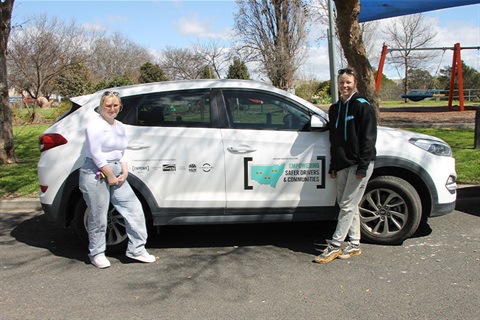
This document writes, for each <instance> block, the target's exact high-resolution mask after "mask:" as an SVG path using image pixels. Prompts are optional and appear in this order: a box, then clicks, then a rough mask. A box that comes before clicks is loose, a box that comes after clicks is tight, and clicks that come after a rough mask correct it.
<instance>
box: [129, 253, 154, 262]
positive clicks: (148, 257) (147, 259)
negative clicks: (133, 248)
mask: <svg viewBox="0 0 480 320" xmlns="http://www.w3.org/2000/svg"><path fill="white" fill-rule="evenodd" d="M125 255H126V256H127V257H129V258H130V259H134V260H137V261H140V262H145V263H150V262H155V260H156V258H155V256H154V255H151V254H149V253H148V252H146V251H145V252H144V253H142V254H140V255H138V256H134V255H133V254H131V253H128V252H127V253H126V254H125Z"/></svg>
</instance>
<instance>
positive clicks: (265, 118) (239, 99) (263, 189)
mask: <svg viewBox="0 0 480 320" xmlns="http://www.w3.org/2000/svg"><path fill="white" fill-rule="evenodd" d="M223 95H224V101H225V105H226V110H227V114H228V118H229V123H230V127H229V128H227V129H223V130H222V138H223V141H224V145H225V146H224V148H225V151H224V152H225V163H226V196H227V211H228V212H237V211H239V209H242V208H243V209H245V210H249V209H258V208H298V207H322V206H333V205H334V204H335V190H334V189H335V188H334V182H333V181H332V180H331V179H329V178H328V177H327V169H328V163H329V161H330V159H329V141H328V132H312V131H310V129H309V124H310V117H311V115H310V113H311V112H309V111H308V109H307V108H306V107H302V106H301V105H299V104H298V103H296V102H293V101H291V100H288V99H287V98H285V97H283V96H280V95H277V94H273V93H268V92H257V91H246V90H223Z"/></svg>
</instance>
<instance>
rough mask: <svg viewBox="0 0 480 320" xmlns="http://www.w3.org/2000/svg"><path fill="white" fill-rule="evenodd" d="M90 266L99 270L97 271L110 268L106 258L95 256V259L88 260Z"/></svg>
mask: <svg viewBox="0 0 480 320" xmlns="http://www.w3.org/2000/svg"><path fill="white" fill-rule="evenodd" d="M90 261H91V262H92V264H93V265H94V266H95V267H97V268H99V269H105V268H108V267H110V261H108V259H107V257H105V256H96V257H95V258H93V259H91V260H90Z"/></svg>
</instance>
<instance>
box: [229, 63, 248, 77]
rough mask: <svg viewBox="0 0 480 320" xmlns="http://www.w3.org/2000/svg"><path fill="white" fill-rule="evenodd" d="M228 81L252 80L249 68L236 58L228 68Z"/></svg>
mask: <svg viewBox="0 0 480 320" xmlns="http://www.w3.org/2000/svg"><path fill="white" fill-rule="evenodd" d="M227 79H243V80H250V73H249V72H248V68H247V66H246V65H245V63H244V62H242V61H240V59H239V58H235V59H234V60H233V62H232V64H231V65H230V66H229V67H228V73H227Z"/></svg>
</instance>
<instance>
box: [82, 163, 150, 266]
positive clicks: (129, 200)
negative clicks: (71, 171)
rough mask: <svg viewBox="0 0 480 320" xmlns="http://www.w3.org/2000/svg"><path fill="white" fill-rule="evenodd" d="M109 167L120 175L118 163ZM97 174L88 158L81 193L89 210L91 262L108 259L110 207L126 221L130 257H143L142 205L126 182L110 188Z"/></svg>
mask: <svg viewBox="0 0 480 320" xmlns="http://www.w3.org/2000/svg"><path fill="white" fill-rule="evenodd" d="M108 164H109V165H110V167H111V169H112V171H113V172H114V173H115V174H116V175H119V174H120V173H121V171H122V167H121V164H120V162H119V161H109V162H108ZM98 171H99V169H98V168H97V166H96V165H95V163H94V162H93V160H92V159H90V158H86V160H85V163H84V165H83V167H82V168H81V169H80V190H81V191H82V193H83V198H84V199H85V202H86V203H87V206H88V208H89V209H90V212H89V215H88V224H87V231H88V240H89V245H88V249H89V252H90V254H89V257H90V259H93V258H95V257H96V256H98V255H105V249H106V231H107V224H108V223H107V213H108V207H109V205H110V203H112V205H113V206H114V207H115V209H116V210H117V211H118V212H119V213H120V214H121V215H122V217H123V218H124V220H125V229H126V232H127V236H128V247H127V253H129V254H132V255H134V256H137V255H141V254H143V253H144V252H145V251H146V250H145V243H146V242H147V228H146V225H145V215H144V213H143V208H142V204H141V203H140V201H139V200H138V198H137V196H136V195H135V193H134V192H133V189H132V187H131V186H130V185H129V184H128V182H127V181H125V182H124V183H123V184H122V185H121V186H109V185H108V182H107V179H105V178H103V179H99V177H98V175H97V172H98Z"/></svg>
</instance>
